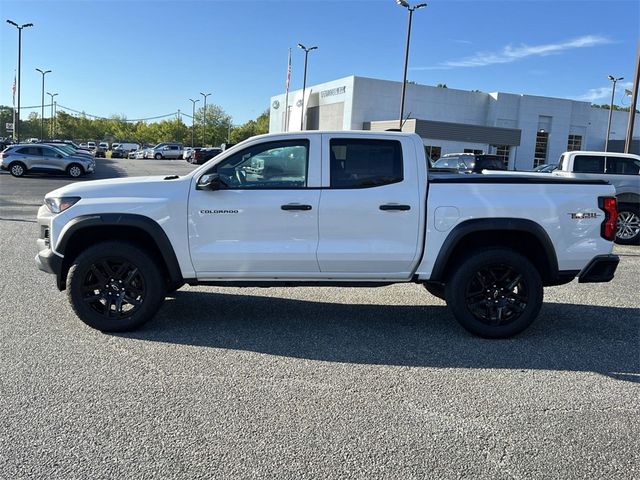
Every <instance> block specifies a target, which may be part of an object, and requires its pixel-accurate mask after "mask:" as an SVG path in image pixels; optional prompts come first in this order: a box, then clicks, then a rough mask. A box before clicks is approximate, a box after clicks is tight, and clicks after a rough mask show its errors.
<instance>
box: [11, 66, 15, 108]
mask: <svg viewBox="0 0 640 480" xmlns="http://www.w3.org/2000/svg"><path fill="white" fill-rule="evenodd" d="M11 90H12V91H13V106H14V107H15V106H16V74H15V73H14V74H13V87H11Z"/></svg>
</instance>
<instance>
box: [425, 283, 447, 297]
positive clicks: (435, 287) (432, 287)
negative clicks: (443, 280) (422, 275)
mask: <svg viewBox="0 0 640 480" xmlns="http://www.w3.org/2000/svg"><path fill="white" fill-rule="evenodd" d="M424 288H426V289H427V292H429V293H430V294H431V295H433V296H434V297H438V298H439V299H440V300H446V298H445V294H444V285H440V284H439V283H425V284H424Z"/></svg>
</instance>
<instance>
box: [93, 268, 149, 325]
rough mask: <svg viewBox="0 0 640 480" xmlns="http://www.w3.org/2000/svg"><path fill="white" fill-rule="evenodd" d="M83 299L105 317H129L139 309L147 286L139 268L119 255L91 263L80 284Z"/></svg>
mask: <svg viewBox="0 0 640 480" xmlns="http://www.w3.org/2000/svg"><path fill="white" fill-rule="evenodd" d="M82 290H83V291H82V293H83V295H82V301H84V302H85V303H86V304H87V305H88V306H89V307H90V308H91V309H93V310H94V311H95V312H97V313H99V314H100V315H102V316H104V317H106V318H113V319H115V320H118V319H121V318H126V317H130V316H131V315H133V314H134V313H135V312H136V311H137V310H139V309H140V307H141V306H142V303H143V302H144V300H145V298H146V296H147V286H146V283H145V281H144V277H143V276H142V275H141V274H140V270H139V269H138V267H137V266H135V265H134V264H133V263H131V262H129V261H127V260H124V259H122V258H120V257H112V258H104V259H102V260H100V261H98V262H96V263H93V264H92V265H91V267H90V268H89V271H88V272H87V273H86V275H85V278H84V281H83V283H82Z"/></svg>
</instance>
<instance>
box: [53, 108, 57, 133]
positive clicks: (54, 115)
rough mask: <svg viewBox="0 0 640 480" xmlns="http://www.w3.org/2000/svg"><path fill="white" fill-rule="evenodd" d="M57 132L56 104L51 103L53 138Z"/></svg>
mask: <svg viewBox="0 0 640 480" xmlns="http://www.w3.org/2000/svg"><path fill="white" fill-rule="evenodd" d="M57 130H58V102H53V136H54V137H55V136H56V133H57Z"/></svg>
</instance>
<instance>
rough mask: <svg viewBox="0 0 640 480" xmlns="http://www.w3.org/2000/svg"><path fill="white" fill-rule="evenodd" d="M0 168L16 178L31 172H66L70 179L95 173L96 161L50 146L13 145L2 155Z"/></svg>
mask: <svg viewBox="0 0 640 480" xmlns="http://www.w3.org/2000/svg"><path fill="white" fill-rule="evenodd" d="M0 160H1V163H0V168H2V170H9V172H10V173H11V175H13V176H14V177H22V176H23V175H25V174H27V173H31V172H49V173H51V172H66V173H67V175H69V176H70V177H74V178H77V177H80V176H81V175H84V174H86V173H93V171H94V170H95V167H96V163H95V160H94V159H93V158H88V157H86V156H85V155H69V154H67V153H65V152H63V151H62V150H60V149H58V148H56V147H52V146H50V145H34V144H18V145H11V146H10V147H8V148H7V149H5V150H4V151H3V152H2V153H0Z"/></svg>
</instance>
